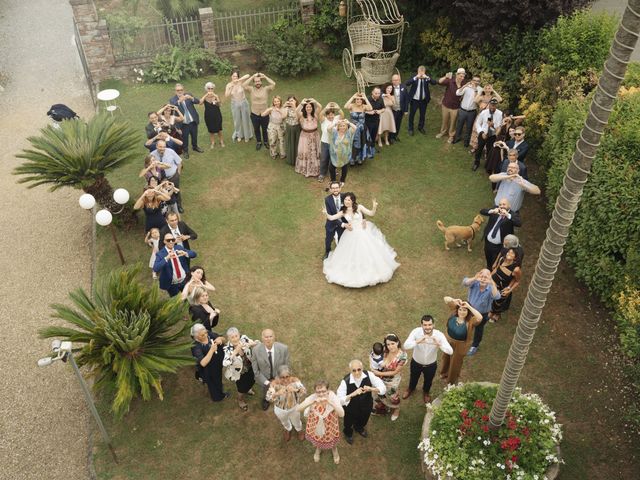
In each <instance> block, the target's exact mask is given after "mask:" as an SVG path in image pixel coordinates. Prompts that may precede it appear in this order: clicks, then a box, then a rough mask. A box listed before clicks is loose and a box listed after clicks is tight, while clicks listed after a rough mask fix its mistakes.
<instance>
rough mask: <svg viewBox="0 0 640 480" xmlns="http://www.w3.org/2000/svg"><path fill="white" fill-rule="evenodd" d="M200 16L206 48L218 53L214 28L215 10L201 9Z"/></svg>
mask: <svg viewBox="0 0 640 480" xmlns="http://www.w3.org/2000/svg"><path fill="white" fill-rule="evenodd" d="M198 14H199V15H200V26H201V27H202V40H203V41H204V48H206V49H207V50H209V51H210V52H211V53H216V51H217V50H218V46H217V42H216V32H215V30H214V26H213V10H212V9H211V7H207V8H201V9H199V10H198Z"/></svg>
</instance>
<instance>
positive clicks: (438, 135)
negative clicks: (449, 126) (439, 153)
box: [436, 133, 444, 138]
mask: <svg viewBox="0 0 640 480" xmlns="http://www.w3.org/2000/svg"><path fill="white" fill-rule="evenodd" d="M442 137H444V133H439V134H437V135H436V138H442Z"/></svg>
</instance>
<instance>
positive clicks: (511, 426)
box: [507, 420, 518, 430]
mask: <svg viewBox="0 0 640 480" xmlns="http://www.w3.org/2000/svg"><path fill="white" fill-rule="evenodd" d="M507 428H508V429H509V430H515V429H516V428H518V424H517V423H516V422H514V421H513V420H509V421H507Z"/></svg>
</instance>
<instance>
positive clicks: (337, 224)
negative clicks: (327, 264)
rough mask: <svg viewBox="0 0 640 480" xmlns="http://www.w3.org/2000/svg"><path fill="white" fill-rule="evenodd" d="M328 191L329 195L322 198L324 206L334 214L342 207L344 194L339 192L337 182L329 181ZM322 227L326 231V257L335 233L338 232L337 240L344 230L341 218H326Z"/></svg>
mask: <svg viewBox="0 0 640 480" xmlns="http://www.w3.org/2000/svg"><path fill="white" fill-rule="evenodd" d="M329 191H330V192H331V195H329V196H327V197H326V198H325V199H324V208H325V210H326V211H327V213H328V214H329V215H335V214H336V213H338V210H340V208H342V205H343V203H344V194H342V193H340V183H339V182H331V185H329ZM324 229H325V232H326V237H325V240H324V258H327V257H328V256H329V252H330V251H331V244H332V243H333V238H334V237H335V234H336V233H337V234H338V240H340V237H341V236H342V232H344V227H343V225H342V220H327V221H326V222H325V224H324Z"/></svg>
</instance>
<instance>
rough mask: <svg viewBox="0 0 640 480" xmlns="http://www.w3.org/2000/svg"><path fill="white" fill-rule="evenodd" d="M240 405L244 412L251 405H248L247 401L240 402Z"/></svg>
mask: <svg viewBox="0 0 640 480" xmlns="http://www.w3.org/2000/svg"><path fill="white" fill-rule="evenodd" d="M238 407H240V410H242V411H243V412H246V411H247V410H249V405H247V404H246V402H238Z"/></svg>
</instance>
